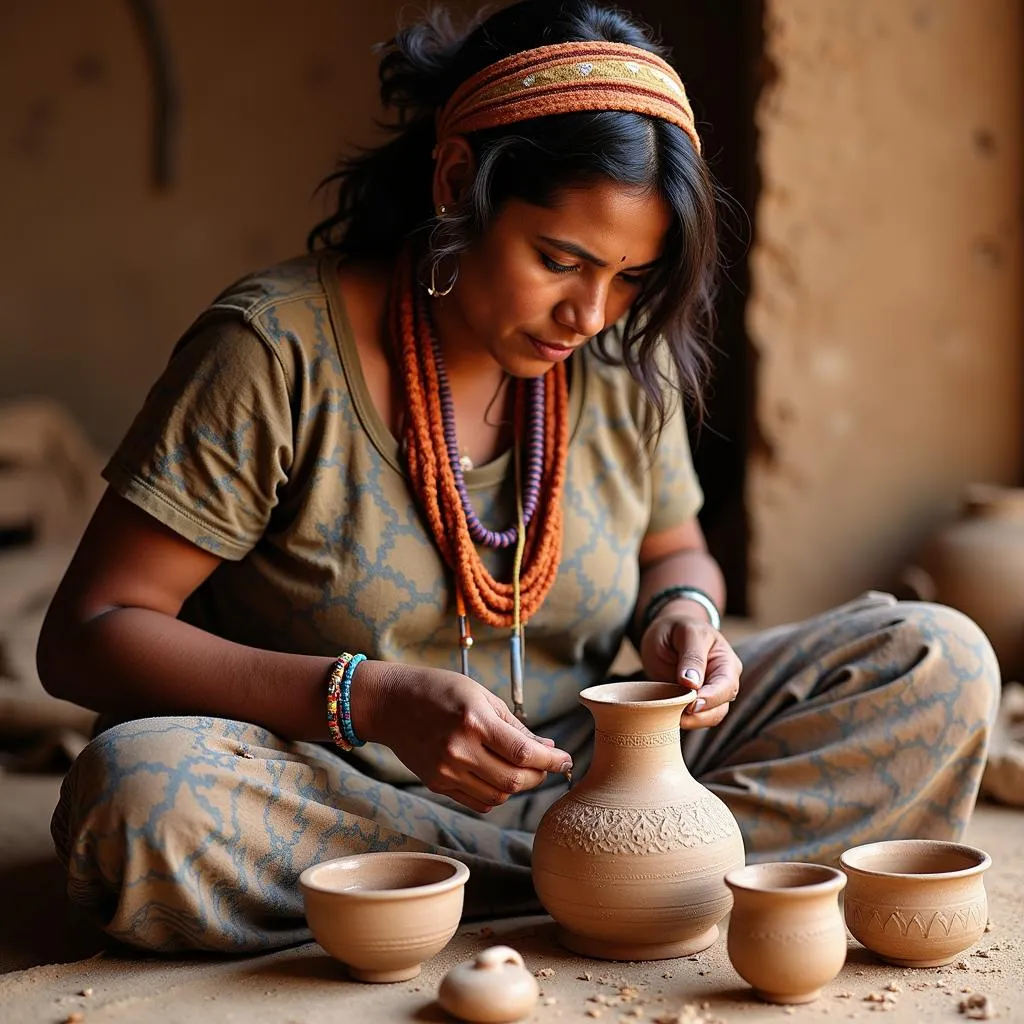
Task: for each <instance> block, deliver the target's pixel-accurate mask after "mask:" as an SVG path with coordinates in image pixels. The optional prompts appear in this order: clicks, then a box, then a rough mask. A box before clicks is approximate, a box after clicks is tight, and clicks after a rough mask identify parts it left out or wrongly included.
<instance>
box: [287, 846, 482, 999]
mask: <svg viewBox="0 0 1024 1024" xmlns="http://www.w3.org/2000/svg"><path fill="white" fill-rule="evenodd" d="M468 878H469V868H467V867H466V865H465V864H462V863H460V862H459V861H457V860H453V859H452V858H450V857H441V856H439V855H436V854H432V853H361V854H356V855H354V856H351V857H339V858H338V859H337V860H328V861H323V862H322V863H320V864H314V865H313V866H312V867H308V868H306V870H305V871H303V872H302V874H301V875H299V887H300V888H301V890H302V898H303V901H304V903H305V908H306V920H307V921H308V922H309V927H310V929H311V930H312V932H313V937H314V938H315V939H316V941H317V942H319V943H320V945H321V946H323V948H324V949H325V950H326V951H327V952H328V953H330V954H331V956H333V957H334V958H335V959H336V960H340V961H341V962H342V963H343V964H345V965H346V966H347V967H348V970H349V974H351V976H352V977H353V978H355V979H356V980H358V981H373V982H394V981H407V980H408V979H409V978H415V977H416V975H417V974H419V973H420V968H421V965H422V964H423V962H424V961H425V960H429V959H430V958H431V957H432V956H434V955H436V954H437V953H439V952H440V951H441V950H442V949H444V947H445V946H446V945H448V942H449V941H450V940H451V937H452V936H453V935H454V934H455V931H456V929H457V928H458V927H459V920H460V919H461V917H462V898H463V891H464V889H465V885H466V881H467V880H468Z"/></svg>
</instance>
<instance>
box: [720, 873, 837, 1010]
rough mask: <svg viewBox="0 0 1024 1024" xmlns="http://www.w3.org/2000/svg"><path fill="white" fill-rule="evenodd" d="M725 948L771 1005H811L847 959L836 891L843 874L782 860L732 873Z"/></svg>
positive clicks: (728, 878)
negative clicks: (729, 916)
mask: <svg viewBox="0 0 1024 1024" xmlns="http://www.w3.org/2000/svg"><path fill="white" fill-rule="evenodd" d="M725 884H726V885H727V886H729V888H730V889H731V890H732V894H733V908H732V916H731V918H730V920H729V938H728V943H727V951H728V954H729V959H730V961H732V965H733V967H734V968H735V969H736V973H737V974H738V975H739V976H740V977H741V978H742V979H743V980H744V981H746V982H748V983H749V984H750V985H752V986H753V988H754V990H755V992H756V993H757V994H758V995H759V996H760V997H761V998H762V999H764V1000H765V1001H766V1002H769V1003H809V1002H811V1001H812V1000H814V999H817V998H818V997H819V996H820V995H821V988H822V986H823V985H825V984H827V983H828V982H830V981H831V980H832V979H833V978H834V977H835V976H836V975H837V974H838V973H839V971H840V970H841V969H842V966H843V964H844V963H846V928H845V926H844V925H843V915H842V913H841V912H840V910H839V893H840V892H841V891H842V889H843V886H844V885H846V876H845V875H844V874H843V873H842V871H837V870H836V869H835V868H829V867H825V866H823V865H820V864H800V863H795V862H784V861H777V862H774V863H770V864H751V865H748V866H747V867H745V868H738V869H736V870H734V871H729V872H727V873H726V875H725Z"/></svg>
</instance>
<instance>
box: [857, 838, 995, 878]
mask: <svg viewBox="0 0 1024 1024" xmlns="http://www.w3.org/2000/svg"><path fill="white" fill-rule="evenodd" d="M886 849H888V850H890V851H891V852H893V853H896V852H898V851H900V850H906V851H908V852H910V851H922V852H923V851H925V850H929V849H931V850H936V851H937V852H948V853H959V854H961V855H962V856H964V857H966V858H968V859H970V860H973V861H974V862H975V863H973V864H970V865H968V866H967V867H964V868H956V869H954V870H953V871H886V870H884V869H881V868H868V867H863V866H861V865H859V864H857V863H856V858H857V857H860V856H864V855H866V854H869V853H872V852H875V851H878V852H882V851H885V850H886ZM839 863H840V865H841V866H842V868H843V870H844V871H845V872H847V874H855V875H860V876H861V877H864V878H899V879H906V880H913V881H924V880H930V879H934V880H935V881H937V882H941V881H948V880H950V879H954V878H970V877H971V876H972V875H980V874H982V873H983V872H985V871H987V870H988V869H989V868H990V867H991V866H992V858H991V856H990V855H989V854H987V853H986V852H985V851H984V850H982V849H979V848H978V847H977V846H967V845H966V844H965V843H954V842H948V841H946V840H943V839H883V840H881V841H880V842H877V843H864V844H863V845H862V846H853V847H851V848H850V849H849V850H845V851H844V852H843V853H842V854H840V856H839Z"/></svg>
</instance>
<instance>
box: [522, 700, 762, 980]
mask: <svg viewBox="0 0 1024 1024" xmlns="http://www.w3.org/2000/svg"><path fill="white" fill-rule="evenodd" d="M694 696H695V695H694V693H693V692H692V691H687V690H682V689H681V688H680V687H679V686H676V685H674V684H672V683H653V682H625V683H605V684H604V685H601V686H592V687H589V688H588V689H586V690H584V691H583V692H582V693H581V694H580V701H581V702H582V703H583V704H585V705H586V706H587V707H588V708H589V709H590V711H591V713H592V714H593V716H594V720H595V724H596V730H595V740H594V759H593V762H592V764H591V766H590V770H589V771H588V772H587V774H586V775H585V776H584V777H583V779H582V780H581V781H580V782H579V783H578V784H577V785H576V786H574V787H573V789H571V790H570V791H569V792H568V793H567V794H566V795H565V796H563V797H561V799H559V800H558V801H557V802H556V803H554V804H553V805H552V806H551V807H550V808H549V809H548V811H547V813H546V814H545V815H544V817H543V819H542V820H541V823H540V826H539V828H538V829H537V835H536V838H535V839H534V844H533V881H534V885H535V887H536V889H537V894H538V896H539V898H540V900H541V903H543V905H544V907H545V909H546V910H547V911H548V913H550V914H551V916H552V917H553V918H554V919H555V920H556V921H557V922H558V924H559V925H560V928H559V938H560V940H561V941H562V943H563V944H564V945H565V946H567V947H568V948H569V949H571V950H573V951H574V952H576V953H580V954H582V955H583V956H590V957H600V958H603V959H608V960H660V959H665V958H668V957H677V956H686V955H688V954H690V953H696V952H698V951H699V950H702V949H706V948H707V947H708V946H710V945H711V944H712V943H713V942H714V941H715V939H716V938H717V937H718V927H717V925H718V922H719V921H721V920H722V918H723V917H724V916H725V915H726V914H727V913H728V912H729V908H730V906H731V905H732V896H731V894H730V892H729V890H728V888H727V887H726V885H725V882H724V881H723V876H724V875H725V873H726V872H727V871H729V870H730V869H732V868H736V867H741V866H742V865H743V859H744V852H743V840H742V839H741V837H740V831H739V827H738V826H737V824H736V820H735V819H734V818H733V816H732V814H731V813H730V811H729V809H728V807H726V805H725V804H724V803H723V802H722V801H721V800H719V799H718V797H716V796H715V795H714V794H713V793H711V792H710V791H709V790H708V789H706V788H705V787H704V786H701V785H700V784H699V783H698V782H696V781H695V780H694V779H693V778H692V776H691V775H690V773H689V771H688V770H687V768H686V765H685V764H684V763H683V756H682V750H681V746H680V732H679V716H680V713H681V712H682V710H683V708H684V707H685V706H686V705H687V704H688V703H690V701H691V700H693V699H694Z"/></svg>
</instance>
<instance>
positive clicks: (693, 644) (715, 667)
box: [671, 622, 743, 729]
mask: <svg viewBox="0 0 1024 1024" xmlns="http://www.w3.org/2000/svg"><path fill="white" fill-rule="evenodd" d="M671 643H672V646H673V648H674V650H675V651H676V652H677V671H678V676H679V682H680V685H682V686H687V687H689V688H690V689H691V690H696V691H697V699H696V700H694V701H693V703H691V704H689V705H688V706H687V708H686V710H685V711H684V712H683V721H682V722H681V725H682V726H683V728H687V729H703V728H707V727H708V726H710V725H717V724H718V723H719V722H720V721H721V720H722V719H723V718H724V717H725V716H726V714H728V711H729V704H730V703H732V701H734V700H735V699H736V697H737V695H738V694H739V689H740V673H741V672H742V671H743V664H742V663H741V662H740V659H739V658H738V657H737V656H736V652H735V651H733V649H732V648H731V647H730V646H729V643H728V641H727V640H726V639H725V637H723V636H722V634H721V633H719V632H718V631H717V630H713V629H711V628H709V627H701V626H698V625H694V624H692V623H688V622H677V623H675V624H674V625H673V628H672V633H671Z"/></svg>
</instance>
